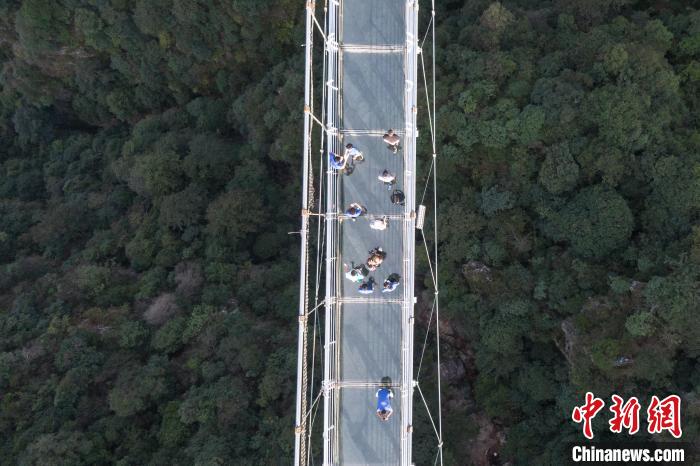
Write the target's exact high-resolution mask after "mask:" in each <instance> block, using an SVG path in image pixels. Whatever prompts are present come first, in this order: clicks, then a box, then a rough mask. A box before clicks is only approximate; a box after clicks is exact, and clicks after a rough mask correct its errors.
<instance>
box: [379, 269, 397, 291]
mask: <svg viewBox="0 0 700 466" xmlns="http://www.w3.org/2000/svg"><path fill="white" fill-rule="evenodd" d="M400 280H401V276H400V275H399V274H398V273H392V274H391V275H389V276H388V277H387V279H386V280H384V286H383V288H382V293H391V292H392V291H394V290H395V289H396V288H398V286H399V281H400Z"/></svg>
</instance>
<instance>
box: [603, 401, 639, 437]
mask: <svg viewBox="0 0 700 466" xmlns="http://www.w3.org/2000/svg"><path fill="white" fill-rule="evenodd" d="M612 400H613V405H612V406H611V407H610V411H612V413H613V418H612V419H610V421H608V424H610V432H615V433H616V434H619V433H620V432H622V428H623V427H624V428H625V429H627V432H628V433H629V434H630V435H634V434H636V433H637V432H639V408H640V405H639V401H638V400H637V398H636V397H634V396H633V397H632V398H630V399H629V400H627V403H624V404H623V402H624V400H623V399H622V397H620V396H617V395H613V396H612Z"/></svg>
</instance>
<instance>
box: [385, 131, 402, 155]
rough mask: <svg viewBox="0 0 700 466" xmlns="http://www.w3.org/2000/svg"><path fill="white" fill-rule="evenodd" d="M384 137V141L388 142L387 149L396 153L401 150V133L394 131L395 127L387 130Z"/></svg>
mask: <svg viewBox="0 0 700 466" xmlns="http://www.w3.org/2000/svg"><path fill="white" fill-rule="evenodd" d="M383 139H384V142H386V143H387V149H389V150H390V151H391V152H393V153H394V154H396V153H397V152H398V151H399V142H400V141H401V139H400V138H399V135H398V134H396V133H395V132H394V130H393V129H390V130H389V131H387V132H386V134H385V135H384V138H383Z"/></svg>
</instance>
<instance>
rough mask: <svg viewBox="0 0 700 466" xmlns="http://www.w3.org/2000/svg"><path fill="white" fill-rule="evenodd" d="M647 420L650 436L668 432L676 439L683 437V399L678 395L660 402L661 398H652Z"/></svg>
mask: <svg viewBox="0 0 700 466" xmlns="http://www.w3.org/2000/svg"><path fill="white" fill-rule="evenodd" d="M647 420H648V422H649V428H648V430H649V433H650V434H658V433H661V432H663V431H664V430H667V431H669V432H670V433H671V435H673V436H674V437H675V438H680V437H681V435H683V431H682V430H681V398H680V397H679V396H678V395H669V396H667V397H666V398H664V399H663V400H661V401H659V397H657V396H656V395H654V396H652V397H651V403H649V408H648V409H647Z"/></svg>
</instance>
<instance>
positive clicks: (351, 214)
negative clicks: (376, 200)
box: [345, 202, 367, 222]
mask: <svg viewBox="0 0 700 466" xmlns="http://www.w3.org/2000/svg"><path fill="white" fill-rule="evenodd" d="M366 213H367V209H365V208H364V207H362V206H361V205H360V204H358V203H357V202H353V203H352V204H350V206H349V207H348V208H347V210H345V215H347V217H348V218H349V219H350V220H352V221H353V222H354V221H355V220H356V219H357V217H359V216H361V215H364V214H366Z"/></svg>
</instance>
